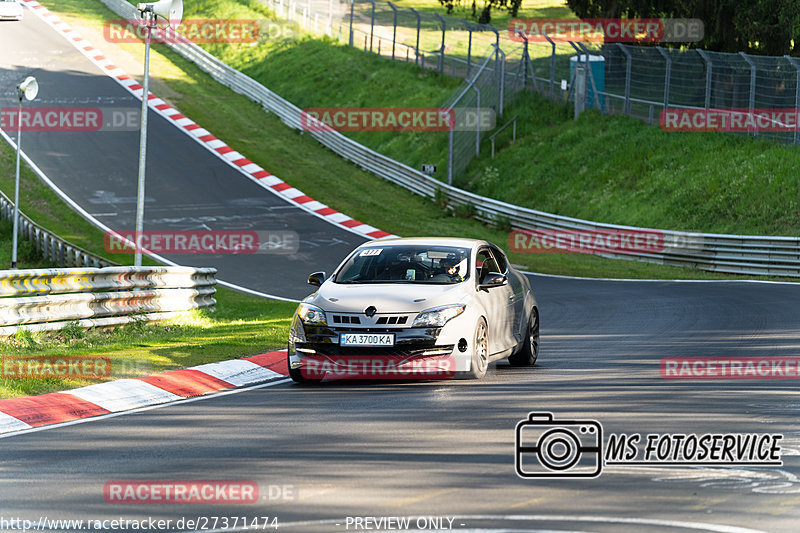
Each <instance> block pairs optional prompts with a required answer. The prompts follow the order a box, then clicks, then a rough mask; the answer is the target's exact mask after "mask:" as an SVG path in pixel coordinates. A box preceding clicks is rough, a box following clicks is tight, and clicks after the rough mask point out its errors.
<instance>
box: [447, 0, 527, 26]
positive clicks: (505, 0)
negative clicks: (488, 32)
mask: <svg viewBox="0 0 800 533" xmlns="http://www.w3.org/2000/svg"><path fill="white" fill-rule="evenodd" d="M439 3H440V4H441V5H443V6H444V7H446V8H447V14H448V15H450V14H452V13H453V10H454V9H455V7H456V5H460V6H461V7H462V9H463V10H465V11H466V10H467V7H466V6H465V5H464V3H465V0H439ZM521 7H522V0H483V7H482V8H481V12H480V14H478V5H477V0H472V4H471V8H470V9H471V12H472V15H471V16H472V18H473V19H476V20H477V21H478V22H479V23H481V24H489V22H491V20H492V9H494V8H496V9H505V10H506V11H508V12H509V14H510V15H511V16H512V17H516V16H517V14H518V13H519V9H520V8H521Z"/></svg>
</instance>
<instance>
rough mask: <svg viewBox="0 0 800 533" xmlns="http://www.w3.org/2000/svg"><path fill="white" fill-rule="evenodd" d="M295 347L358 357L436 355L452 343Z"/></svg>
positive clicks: (445, 352) (450, 350)
mask: <svg viewBox="0 0 800 533" xmlns="http://www.w3.org/2000/svg"><path fill="white" fill-rule="evenodd" d="M296 347H297V349H298V351H302V352H304V353H314V354H317V355H331V356H338V355H342V356H344V355H350V356H360V357H367V356H377V357H382V356H387V357H391V356H395V357H396V356H401V357H412V356H422V355H424V356H437V355H450V354H451V353H453V345H452V344H446V345H438V346H437V345H435V344H433V343H432V342H431V343H413V344H408V345H407V346H404V345H403V344H400V345H397V346H375V347H364V346H345V347H341V346H339V345H338V344H330V343H324V344H316V343H299V342H298V343H297V344H296ZM311 350H313V352H312V351H311Z"/></svg>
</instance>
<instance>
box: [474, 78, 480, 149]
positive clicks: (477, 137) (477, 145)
mask: <svg viewBox="0 0 800 533" xmlns="http://www.w3.org/2000/svg"><path fill="white" fill-rule="evenodd" d="M472 88H473V89H475V93H476V94H477V100H476V105H475V107H476V108H477V109H478V116H481V90H480V89H478V86H477V85H473V86H472ZM479 155H481V127H480V121H479V120H478V121H475V156H476V157H477V156H479Z"/></svg>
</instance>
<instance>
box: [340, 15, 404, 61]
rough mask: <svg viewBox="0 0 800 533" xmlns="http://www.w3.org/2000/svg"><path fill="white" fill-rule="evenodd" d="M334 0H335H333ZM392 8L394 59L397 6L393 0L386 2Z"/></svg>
mask: <svg viewBox="0 0 800 533" xmlns="http://www.w3.org/2000/svg"><path fill="white" fill-rule="evenodd" d="M331 1H333V0H331ZM386 3H387V4H389V7H390V8H392V59H393V60H394V48H395V43H397V6H395V5H394V4H393V3H391V2H386Z"/></svg>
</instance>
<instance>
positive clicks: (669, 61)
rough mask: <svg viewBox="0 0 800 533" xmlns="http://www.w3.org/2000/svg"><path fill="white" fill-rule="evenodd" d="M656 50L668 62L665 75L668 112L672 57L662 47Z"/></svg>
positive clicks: (665, 100)
mask: <svg viewBox="0 0 800 533" xmlns="http://www.w3.org/2000/svg"><path fill="white" fill-rule="evenodd" d="M656 50H658V51H659V52H660V53H661V55H662V56H663V57H664V60H665V61H666V62H667V72H666V74H665V75H664V110H665V111H666V110H667V108H668V107H669V83H670V78H671V77H672V57H671V56H670V55H669V54H668V53H667V52H666V51H665V50H664V49H663V48H661V47H660V46H656Z"/></svg>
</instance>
